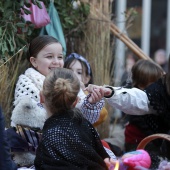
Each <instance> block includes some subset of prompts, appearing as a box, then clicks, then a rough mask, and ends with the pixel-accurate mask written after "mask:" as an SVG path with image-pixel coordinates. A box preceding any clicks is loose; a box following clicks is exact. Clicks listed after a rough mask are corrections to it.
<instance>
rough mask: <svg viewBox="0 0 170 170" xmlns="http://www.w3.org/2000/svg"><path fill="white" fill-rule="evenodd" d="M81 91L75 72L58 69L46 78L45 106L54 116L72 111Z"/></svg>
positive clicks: (44, 87) (44, 86) (44, 90)
mask: <svg viewBox="0 0 170 170" xmlns="http://www.w3.org/2000/svg"><path fill="white" fill-rule="evenodd" d="M79 90H80V82H79V80H78V78H77V76H76V75H75V74H74V73H73V71H71V70H69V69H65V68H56V69H55V70H53V71H51V72H50V73H49V74H48V75H47V76H46V78H45V81H44V84H43V94H44V97H45V104H46V106H47V108H48V109H49V110H50V112H51V113H52V114H55V113H58V112H62V111H68V110H70V109H72V104H73V103H74V101H75V100H76V98H77V95H78V92H79Z"/></svg>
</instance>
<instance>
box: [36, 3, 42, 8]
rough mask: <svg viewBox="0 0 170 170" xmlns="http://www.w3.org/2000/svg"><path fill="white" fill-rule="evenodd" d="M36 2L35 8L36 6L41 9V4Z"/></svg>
mask: <svg viewBox="0 0 170 170" xmlns="http://www.w3.org/2000/svg"><path fill="white" fill-rule="evenodd" d="M36 2H37V6H38V8H40V9H42V5H41V3H40V2H39V1H36Z"/></svg>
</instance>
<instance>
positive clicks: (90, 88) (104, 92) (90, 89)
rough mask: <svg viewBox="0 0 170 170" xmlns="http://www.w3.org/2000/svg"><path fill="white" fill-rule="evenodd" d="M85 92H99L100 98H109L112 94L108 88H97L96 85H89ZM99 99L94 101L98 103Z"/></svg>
mask: <svg viewBox="0 0 170 170" xmlns="http://www.w3.org/2000/svg"><path fill="white" fill-rule="evenodd" d="M85 90H87V91H88V92H89V93H93V92H94V91H96V92H95V93H97V91H98V92H100V94H99V93H98V96H100V97H101V98H102V97H107V96H110V95H111V93H112V90H111V89H110V88H106V87H103V86H97V85H93V84H89V85H88V87H86V88H85ZM95 93H94V94H95ZM101 98H100V99H99V98H98V99H97V98H96V99H97V100H98V101H100V100H101ZM97 100H95V101H97ZM95 101H94V102H95Z"/></svg>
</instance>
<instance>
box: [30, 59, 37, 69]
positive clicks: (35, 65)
mask: <svg viewBox="0 0 170 170" xmlns="http://www.w3.org/2000/svg"><path fill="white" fill-rule="evenodd" d="M30 62H31V64H32V65H33V66H34V67H35V68H37V62H36V58H35V57H30Z"/></svg>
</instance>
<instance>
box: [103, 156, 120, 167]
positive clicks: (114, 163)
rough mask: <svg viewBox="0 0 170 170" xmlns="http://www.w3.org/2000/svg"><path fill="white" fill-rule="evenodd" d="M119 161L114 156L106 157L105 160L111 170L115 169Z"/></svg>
mask: <svg viewBox="0 0 170 170" xmlns="http://www.w3.org/2000/svg"><path fill="white" fill-rule="evenodd" d="M117 161H118V160H113V159H112V158H105V159H104V162H105V163H106V165H107V167H108V169H109V170H114V167H115V165H116V162H117Z"/></svg>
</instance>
